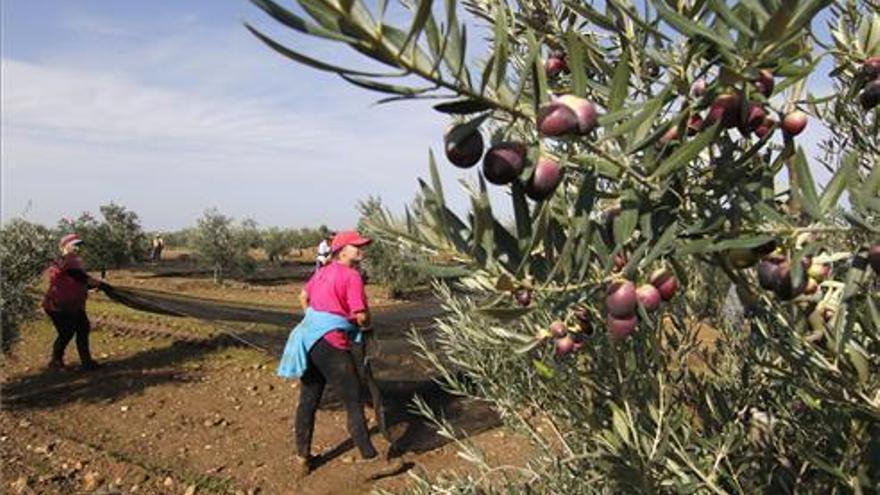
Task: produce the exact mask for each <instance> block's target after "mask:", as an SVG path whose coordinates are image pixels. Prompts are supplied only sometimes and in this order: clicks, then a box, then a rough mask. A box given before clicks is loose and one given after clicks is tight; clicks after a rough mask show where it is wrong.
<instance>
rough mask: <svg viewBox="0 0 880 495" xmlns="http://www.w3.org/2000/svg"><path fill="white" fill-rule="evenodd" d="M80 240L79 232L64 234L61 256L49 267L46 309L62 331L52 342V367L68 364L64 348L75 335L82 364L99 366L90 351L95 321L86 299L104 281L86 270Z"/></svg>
mask: <svg viewBox="0 0 880 495" xmlns="http://www.w3.org/2000/svg"><path fill="white" fill-rule="evenodd" d="M80 244H82V239H80V238H79V236H78V235H76V234H68V235H66V236H64V237H62V238H61V242H60V244H59V246H60V248H61V257H60V258H59V259H57V260H54V261H53V262H52V264H51V266H50V267H49V269H48V270H47V273H48V275H49V289H48V290H47V291H46V295H45V297H43V309H44V310H45V311H46V314H47V315H49V318H51V319H52V323H53V324H54V325H55V330H56V331H57V332H58V337H57V338H56V339H55V344H54V345H53V346H52V360H51V361H49V368H50V369H63V368H64V349H65V348H66V347H67V344H69V343H70V341H71V340H72V339H73V337H74V335H75V336H76V349H77V351H79V361H80V366H81V368H82V369H83V370H93V369H96V368H98V367H99V366H98V363H97V362H95V360H94V359H92V354H91V352H90V351H89V331H90V330H91V323H89V318H88V316H86V299H87V298H88V295H89V289H92V288H96V287H100V286H101V284H103V282H101V281H100V280H98V279H96V278H93V277H90V276H89V274H88V273H86V271H85V269H84V268H83V263H82V260H81V259H80V257H79V254H77V253H78V251H79V246H80Z"/></svg>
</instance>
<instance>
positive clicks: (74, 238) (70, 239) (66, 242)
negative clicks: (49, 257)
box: [58, 233, 82, 249]
mask: <svg viewBox="0 0 880 495" xmlns="http://www.w3.org/2000/svg"><path fill="white" fill-rule="evenodd" d="M81 243H82V239H80V238H79V235H77V234H75V233H74V234H67V235H66V236H64V237H62V238H61V241H60V242H59V243H58V244H59V245H60V246H61V249H64V248H66V247H67V246H70V245H72V244H81Z"/></svg>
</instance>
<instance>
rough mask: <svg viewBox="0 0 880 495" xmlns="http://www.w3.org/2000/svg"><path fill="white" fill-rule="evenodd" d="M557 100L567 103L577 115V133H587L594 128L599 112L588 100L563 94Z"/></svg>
mask: <svg viewBox="0 0 880 495" xmlns="http://www.w3.org/2000/svg"><path fill="white" fill-rule="evenodd" d="M557 101H558V102H560V103H562V104H564V105H567V106H568V108H570V109H571V110H572V111H573V112H574V114H575V115H576V116H577V120H578V134H582V135H584V134H589V133H590V132H592V131H593V129H595V128H596V124H597V123H598V120H599V113H598V112H597V111H596V106H595V105H593V103H592V102H590V100H587V99H586V98H580V97H577V96H574V95H563V96H560V97H559V98H558V99H557Z"/></svg>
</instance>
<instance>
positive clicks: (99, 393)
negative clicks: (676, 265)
mask: <svg viewBox="0 0 880 495" xmlns="http://www.w3.org/2000/svg"><path fill="white" fill-rule="evenodd" d="M173 299H175V300H178V301H179V300H180V299H182V298H173ZM166 303H168V301H166ZM173 303H174V301H171V302H170V304H173ZM181 304H190V305H191V306H190V308H189V309H192V308H193V307H198V308H202V309H203V310H204V311H207V312H210V313H211V315H212V316H213V317H214V318H212V319H216V316H217V315H218V314H221V313H223V311H226V310H227V309H225V308H224V307H223V305H215V304H206V303H205V302H204V301H202V302H198V301H184V302H183V303H181ZM234 309H236V310H238V309H240V308H234ZM230 311H231V310H230ZM250 311H252V313H251V315H257V316H259V318H260V319H259V320H258V321H259V322H261V323H265V322H267V320H266V319H265V318H280V317H281V315H283V316H284V317H285V318H294V317H292V316H291V315H289V314H285V313H281V312H272V311H263V310H250ZM253 311H255V312H253ZM437 312H438V311H437V308H436V305H431V303H422V304H421V305H417V306H409V307H404V308H398V309H396V310H395V311H393V312H388V313H380V314H377V315H376V317H375V318H374V319H375V321H376V328H377V329H379V330H377V332H378V333H377V336H378V335H383V334H382V332H381V328H383V325H385V326H387V327H388V328H391V327H394V328H396V330H395V331H396V332H397V333H396V334H394V333H391V334H390V335H389V334H384V335H387V337H389V338H386V339H382V340H379V342H378V344H379V345H378V346H377V349H378V351H377V353H376V356H375V358H374V370H375V377H376V383H377V384H378V386H379V389H380V390H381V393H382V401H383V405H384V412H385V418H386V424H387V425H388V431H389V432H390V433H391V435H390V436H391V437H392V438H391V440H392V445H393V448H392V452H391V455H392V456H399V455H402V454H405V453H407V452H413V453H421V452H426V451H430V450H434V449H437V448H439V447H441V446H443V445H445V444H447V443H449V442H450V440H449V439H447V438H445V437H441V436H440V435H438V434H437V433H436V431H435V429H434V427H433V425H431V424H428V423H427V422H426V420H425V418H423V417H421V416H419V415H418V414H416V413H414V412H413V411H412V401H413V398H414V397H416V396H419V397H421V398H422V399H423V400H424V402H425V403H426V404H427V405H428V406H429V407H430V408H431V409H432V410H433V411H434V412H435V413H436V415H437V416H438V417H443V418H444V419H445V420H446V421H448V422H449V423H450V424H451V425H452V427H453V428H454V429H455V431H456V432H458V433H460V434H461V435H463V436H466V435H473V434H477V433H480V432H482V431H485V430H488V429H491V428H494V427H496V426H498V425H499V424H500V420H499V418H498V416H497V415H496V414H495V413H494V411H492V410H491V409H490V408H489V407H488V406H487V405H486V404H484V403H477V402H474V401H470V400H466V399H463V398H461V397H457V396H453V395H450V394H449V393H447V392H446V391H444V390H443V389H442V387H441V386H440V385H439V384H438V383H437V382H436V380H435V376H433V375H432V373H431V371H430V369H429V368H428V367H427V366H426V365H425V364H424V363H422V362H420V361H419V360H418V358H417V357H416V355H415V353H414V352H413V349H412V347H411V345H410V344H409V343H408V342H407V341H406V339H405V336H404V335H403V332H402V331H401V330H400V321H407V322H409V321H421V322H422V323H424V322H425V321H426V318H427V319H428V320H429V319H430V315H432V314H436V313H437ZM241 316H242V315H236V318H239V317H241ZM236 321H249V320H236ZM223 324H224V325H225V322H224V323H223ZM291 325H292V323H290V322H288V323H287V324H286V325H284V326H280V327H279V328H278V331H272V332H266V331H253V332H239V333H237V334H236V337H237V338H238V339H240V340H242V341H250V342H259V343H260V345H261V346H262V347H264V348H265V349H268V350H269V352H268V354H270V355H272V356H273V357H275V358H277V357H278V356H280V353H281V349H283V346H284V342H285V341H286V339H287V336H288V332H289V330H287V328H289V327H290V326H291ZM218 328H219V327H218ZM423 331H424V332H425V333H426V340H428V341H430V340H431V339H430V328H429V327H425V328H423ZM235 345H240V343H239V341H237V340H235V339H231V338H230V337H229V335H224V334H217V335H215V336H212V337H210V338H205V339H203V340H200V341H188V342H180V341H176V342H173V343H171V344H169V345H167V346H164V347H160V348H154V349H149V350H145V351H141V352H138V353H136V354H133V355H131V356H128V357H126V358H123V359H117V360H110V361H107V362H106V363H105V366H104V367H103V368H102V369H100V370H98V371H94V372H83V371H78V370H70V371H48V370H41V371H38V372H36V373H34V374H31V375H24V376H19V377H15V378H13V379H12V380H10V381H9V382H6V383H5V384H4V385H3V394H2V396H3V397H2V404H0V405H2V408H3V409H7V410H13V411H22V410H25V411H26V410H33V409H51V408H53V407H56V406H62V405H64V404H67V403H69V402H71V401H84V402H92V403H95V402H104V401H114V400H118V399H120V398H122V397H125V396H128V395H132V394H139V393H141V392H143V391H144V390H146V389H148V388H150V387H153V386H156V385H161V384H165V383H170V382H187V381H189V380H190V379H191V378H190V377H189V376H188V374H187V372H186V371H183V370H182V369H180V365H181V364H183V363H185V362H187V361H191V360H193V359H196V358H198V357H200V356H201V355H203V354H205V353H207V352H210V351H211V350H213V349H217V348H222V347H228V346H235ZM364 397H369V394H367V393H365V394H364ZM340 407H341V404H340V403H339V401H338V400H336V399H335V398H334V395H333V392H332V388H328V393H326V394H325V398H324V400H323V401H322V408H324V409H327V408H331V409H334V408H340ZM352 448H353V446H352V445H351V443H350V441H348V442H344V443H342V444H340V445H339V446H337V447H335V448H333V449H331V450H330V451H328V452H325V453H324V454H322V455H321V456H320V457H319V459H318V462H317V464H318V465H323V464H326V463H328V462H330V461H331V460H333V459H334V458H336V457H338V456H340V455H342V454H343V453H344V452H347V451H349V450H351V449H352Z"/></svg>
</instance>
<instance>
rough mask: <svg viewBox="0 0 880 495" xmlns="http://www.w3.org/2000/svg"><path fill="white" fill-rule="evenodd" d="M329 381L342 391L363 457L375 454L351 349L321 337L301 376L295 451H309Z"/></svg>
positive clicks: (295, 429)
mask: <svg viewBox="0 0 880 495" xmlns="http://www.w3.org/2000/svg"><path fill="white" fill-rule="evenodd" d="M327 383H330V386H331V387H333V390H334V391H335V392H336V393H337V394H339V396H340V398H341V399H342V403H343V404H344V405H345V410H346V412H347V413H348V433H349V435H351V438H352V440H354V444H355V445H356V446H357V448H358V450H360V452H361V456H362V457H364V458H370V457H374V456H376V449H375V448H374V447H373V443H372V442H371V441H370V435H369V433H367V422H366V419H365V418H364V406H363V404H362V403H361V390H360V380H359V378H358V373H357V369H356V367H355V363H354V360H353V357H352V353H351V352H349V351H342V350H339V349H336V348H335V347H333V346H331V345H330V344H328V343H327V342H326V341H325V340H324V339H321V340H319V341H318V343H316V344H315V345H314V347H312V350H311V351H309V365H308V368H307V369H306V373H305V374H304V375H303V376H302V378H301V379H300V387H301V389H300V394H299V406H298V407H297V408H296V419H295V421H294V440H295V442H296V452H297V454H299V455H300V456H302V457H306V456H308V455H309V454H310V451H311V447H312V433H313V432H314V429H315V413H316V412H317V411H318V404H319V403H320V402H321V395H323V393H324V386H325V385H326V384H327Z"/></svg>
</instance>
